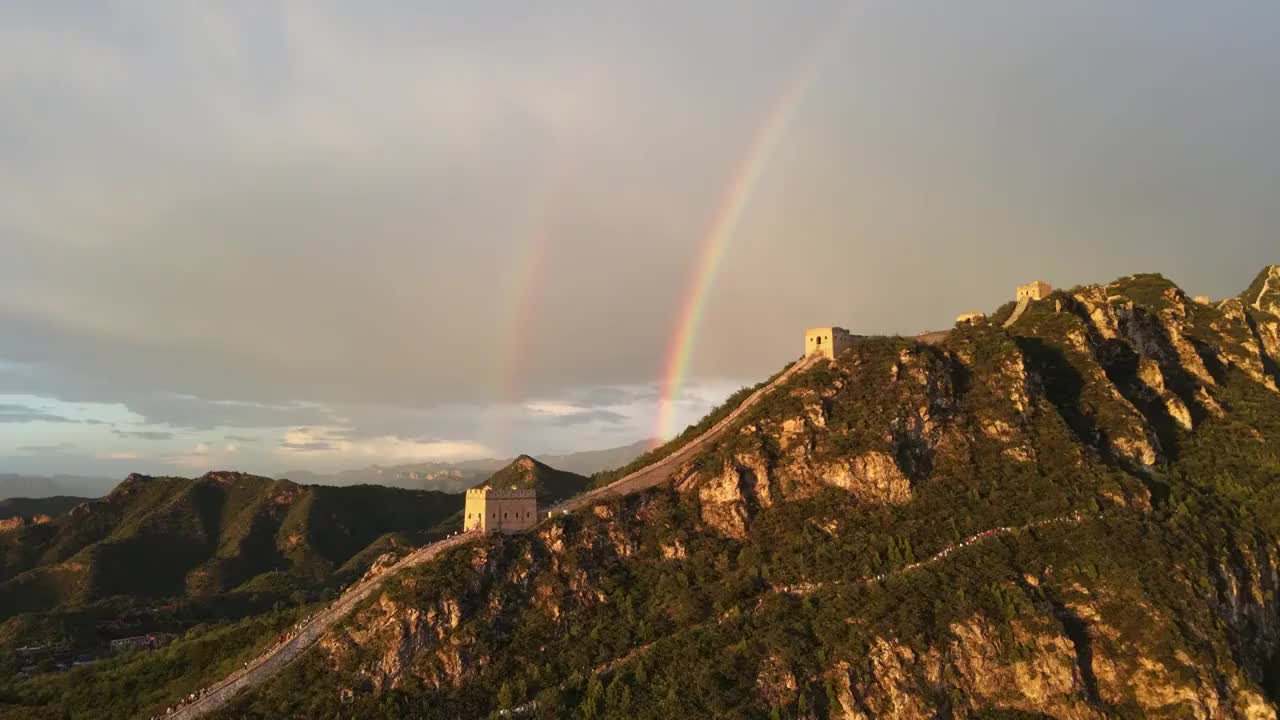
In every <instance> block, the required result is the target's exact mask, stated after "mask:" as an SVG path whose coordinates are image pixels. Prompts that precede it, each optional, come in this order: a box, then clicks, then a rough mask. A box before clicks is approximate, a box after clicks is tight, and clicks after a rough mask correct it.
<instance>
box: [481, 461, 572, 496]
mask: <svg viewBox="0 0 1280 720" xmlns="http://www.w3.org/2000/svg"><path fill="white" fill-rule="evenodd" d="M590 483H591V481H590V479H589V478H586V477H583V476H582V475H578V474H576V473H571V472H565V471H563V470H557V469H555V468H553V467H551V466H550V465H547V464H545V463H542V462H539V461H537V460H534V459H533V458H531V457H529V456H528V455H521V456H520V457H518V458H516V459H515V460H513V461H512V462H511V464H510V465H507V466H506V467H504V468H502V469H501V470H499V471H497V472H496V473H494V474H493V475H490V476H489V478H488V479H487V480H485V481H484V482H483V483H481V484H480V485H478V486H477V487H482V488H486V487H487V488H494V489H497V490H537V491H538V502H539V503H540V504H543V505H549V504H551V503H556V502H559V501H561V500H564V499H565V498H569V497H572V496H574V495H577V494H578V493H580V492H582V491H583V490H585V489H586V488H587V486H588V485H589V484H590Z"/></svg>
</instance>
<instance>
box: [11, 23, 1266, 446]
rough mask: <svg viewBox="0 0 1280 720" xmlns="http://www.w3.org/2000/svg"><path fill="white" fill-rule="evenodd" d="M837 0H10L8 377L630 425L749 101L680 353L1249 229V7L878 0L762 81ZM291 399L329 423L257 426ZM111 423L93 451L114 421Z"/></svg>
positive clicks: (88, 389) (548, 425)
mask: <svg viewBox="0 0 1280 720" xmlns="http://www.w3.org/2000/svg"><path fill="white" fill-rule="evenodd" d="M845 4H847V3H845V2H843V0H830V1H828V2H812V3H775V2H742V1H741V0H721V1H719V2H717V1H715V0H707V2H698V3H685V4H683V5H682V6H681V9H680V11H679V13H678V17H675V16H673V14H672V12H671V9H670V7H669V5H668V4H666V3H632V4H629V5H628V6H626V7H614V6H613V5H614V4H608V5H609V7H608V8H605V7H604V6H605V5H606V4H604V3H600V4H590V3H588V4H574V3H551V4H547V5H546V7H541V8H540V10H539V12H537V13H524V12H503V11H495V10H493V9H492V8H491V7H488V5H487V4H484V3H456V4H455V5H456V6H457V7H456V11H454V10H451V11H450V12H439V11H438V8H427V5H428V4H426V3H419V4H412V3H408V4H396V6H397V8H396V9H395V10H394V11H393V10H391V9H390V7H389V5H388V6H381V7H373V8H371V7H366V5H365V4H360V5H358V6H357V4H341V3H336V4H335V3H285V4H279V3H239V4H237V3H230V4H228V3H217V4H210V3H195V4H193V3H126V4H123V5H120V6H115V5H113V6H112V8H111V10H110V11H109V13H110V15H111V17H110V18H109V20H110V21H109V22H107V21H105V20H107V19H108V18H105V16H104V15H103V14H102V13H101V12H98V11H95V10H92V9H89V6H90V5H92V4H76V6H75V7H74V8H72V9H68V10H66V11H58V12H48V11H47V10H46V9H45V8H46V6H48V5H49V4H48V3H34V2H27V3H22V2H19V3H3V4H0V68H3V70H0V97H3V98H4V99H5V103H4V106H5V110H6V112H5V120H4V122H3V123H0V157H4V163H3V164H2V165H0V329H2V331H0V335H3V342H0V356H2V357H0V393H11V394H30V395H39V396H42V397H48V398H54V399H58V400H62V401H66V402H69V403H75V402H86V403H87V402H97V403H110V404H119V405H120V406H123V407H124V408H127V412H129V413H131V414H133V415H135V416H136V418H135V417H131V418H130V419H129V420H128V421H127V423H126V424H122V425H121V426H122V427H125V426H127V427H151V428H155V429H156V430H155V431H156V432H160V431H161V430H165V431H172V432H174V434H175V436H180V437H182V438H187V437H188V436H192V435H195V436H200V437H205V438H206V439H208V440H209V442H210V443H212V445H211V447H214V448H215V450H214V451H213V452H211V453H209V454H210V455H211V456H212V459H211V461H215V460H216V461H221V460H224V459H225V458H223V457H222V456H221V455H222V454H225V453H226V452H227V450H226V445H224V444H223V442H222V441H217V440H215V438H217V437H222V436H223V435H224V433H228V434H227V435H226V437H225V442H226V443H242V444H243V445H244V447H242V448H240V456H239V457H237V458H236V461H237V462H250V456H252V458H253V461H256V462H263V463H266V462H274V461H276V460H277V458H278V456H279V453H281V452H293V453H295V455H293V456H290V457H291V458H292V457H302V456H303V455H304V454H305V455H306V456H307V457H308V458H314V459H315V461H316V462H329V461H332V462H335V463H337V462H355V461H357V460H359V459H361V458H363V457H364V455H363V449H375V450H377V449H385V450H387V451H388V452H391V453H393V454H394V453H401V452H402V453H407V454H416V455H425V454H428V453H433V452H435V453H442V452H462V451H464V450H465V451H468V452H469V451H475V450H476V449H477V447H484V448H489V447H498V448H501V449H503V450H505V449H507V448H508V446H511V445H520V446H522V448H529V449H543V448H546V449H556V450H559V451H565V450H571V449H574V448H575V446H578V447H581V446H590V445H593V444H595V443H596V442H597V441H598V440H600V439H601V434H602V433H623V432H631V433H632V434H633V435H634V436H636V437H643V436H645V435H648V434H649V428H650V427H651V423H650V422H649V420H648V418H649V417H650V416H651V415H652V412H653V407H654V403H655V402H656V400H657V389H656V387H655V385H654V382H655V380H657V379H658V378H660V377H661V376H662V375H663V374H664V372H665V369H666V367H667V362H666V360H667V357H668V355H669V352H670V350H671V348H670V345H671V337H672V335H673V334H674V332H675V330H676V329H677V327H678V326H679V324H680V318H681V317H682V315H681V313H682V310H683V299H684V298H685V297H687V296H688V293H689V285H690V278H691V277H692V276H695V275H696V274H697V271H698V268H699V264H698V263H699V261H700V253H701V252H702V248H703V246H704V245H703V240H704V238H705V236H706V234H707V231H708V225H709V224H710V223H713V222H715V221H716V213H717V208H719V207H722V200H723V199H724V194H725V189H726V188H729V187H732V184H733V182H734V180H735V177H736V176H735V173H736V172H737V169H738V168H740V167H741V166H742V162H743V159H744V158H746V157H749V156H750V153H751V152H752V143H753V139H754V138H757V137H759V132H758V130H759V128H760V127H761V125H762V123H763V122H765V121H766V120H767V119H768V118H771V117H778V116H779V115H778V113H777V111H778V110H779V109H781V110H784V111H785V110H788V109H789V110H790V112H784V113H782V114H783V115H784V116H787V117H789V118H790V119H789V124H788V125H787V126H786V127H785V128H783V130H784V132H782V133H781V134H780V135H779V137H778V138H777V143H776V144H775V147H776V150H775V151H774V152H773V153H772V155H770V156H768V157H765V158H762V160H763V162H761V163H760V164H759V165H758V166H757V167H755V168H754V169H755V170H756V171H757V172H756V173H754V174H753V177H754V178H755V181H754V182H752V183H750V184H747V185H744V186H743V188H744V190H746V191H749V192H748V193H747V194H746V195H743V196H741V197H739V198H738V199H739V200H741V201H742V205H741V213H740V215H739V220H740V222H739V223H738V224H737V225H736V226H735V227H732V228H726V230H729V231H731V232H730V233H729V235H726V237H729V238H730V242H729V244H728V246H727V247H726V249H725V252H724V254H723V256H722V257H720V258H719V265H720V268H721V269H720V272H719V273H718V275H716V276H714V278H711V277H710V276H708V279H710V280H714V282H712V283H711V284H710V285H709V288H710V292H709V295H708V297H707V302H706V303H705V305H704V306H703V307H702V308H700V310H701V314H700V315H699V316H698V318H699V321H698V323H697V327H698V332H697V334H696V338H695V341H694V344H693V346H692V347H691V348H689V363H688V368H687V371H688V372H687V375H688V376H689V378H690V379H691V380H690V381H691V382H693V383H696V382H699V381H701V382H706V383H710V384H712V385H715V383H716V382H717V381H720V380H723V379H734V380H739V379H747V380H752V381H754V380H759V379H762V378H764V377H766V376H768V375H769V374H770V373H772V372H774V371H776V370H777V369H779V368H780V367H781V366H782V365H783V364H784V363H785V362H786V361H788V360H790V359H793V358H794V357H795V355H796V354H797V353H796V350H797V349H798V347H799V343H798V337H799V334H800V333H801V332H802V329H803V328H804V327H806V326H811V325H818V324H826V323H833V322H834V323H840V324H844V325H846V326H849V327H851V328H853V329H855V331H857V332H868V333H871V332H904V333H905V332H915V331H919V330H925V329H931V328H935V327H939V326H949V325H950V319H951V318H952V317H953V316H954V314H955V312H956V310H957V308H958V307H959V308H964V309H968V308H970V307H988V308H994V307H996V306H998V305H999V304H1000V303H1001V302H1003V301H1004V300H1005V299H1007V296H1008V294H1009V293H1010V292H1011V289H1012V287H1013V286H1014V285H1015V284H1016V283H1017V282H1019V281H1024V280H1025V279H1027V278H1029V277H1035V276H1038V275H1040V274H1041V271H1042V270H1043V269H1044V268H1052V269H1053V272H1054V273H1055V274H1056V275H1057V277H1051V278H1048V279H1050V280H1053V281H1054V282H1055V284H1058V285H1064V286H1065V285H1070V284H1072V283H1074V282H1081V281H1094V280H1099V279H1105V276H1104V277H1103V278H1099V277H1098V273H1099V272H1107V273H1108V274H1112V275H1119V274H1123V273H1125V272H1130V271H1133V270H1139V269H1151V268H1150V262H1151V257H1152V253H1151V247H1150V238H1153V237H1158V238H1161V243H1162V248H1165V251H1164V252H1163V253H1162V254H1161V255H1160V259H1161V262H1164V263H1166V267H1162V268H1160V269H1162V270H1165V271H1166V272H1169V273H1171V274H1175V275H1177V276H1179V278H1180V279H1183V278H1185V280H1186V281H1187V283H1188V286H1189V287H1190V286H1195V287H1197V288H1200V290H1199V291H1198V292H1206V293H1208V294H1212V295H1214V296H1219V297H1221V296H1224V295H1228V294H1231V293H1234V292H1235V291H1237V290H1238V289H1239V286H1240V285H1241V284H1243V283H1245V282H1247V280H1248V278H1249V277H1252V275H1253V273H1254V272H1256V267H1257V265H1260V264H1261V261H1262V259H1263V258H1265V257H1268V256H1270V255H1273V254H1274V227H1275V226H1276V225H1277V222H1280V219H1278V218H1280V216H1278V214H1277V213H1278V212H1280V211H1277V209H1276V207H1275V203H1274V192H1273V189H1274V185H1275V183H1274V177H1275V168H1276V167H1280V143H1278V142H1277V141H1276V139H1275V137H1274V133H1273V132H1271V130H1270V129H1271V128H1274V127H1275V126H1276V124H1277V123H1276V122H1273V121H1272V120H1275V119H1278V118H1280V96H1277V94H1276V93H1270V92H1265V91H1264V90H1265V89H1267V88H1270V87H1273V86H1275V85H1276V82H1275V77H1274V75H1275V70H1274V69H1275V68H1276V67H1280V46H1277V45H1276V44H1275V43H1273V42H1271V38H1270V37H1267V36H1266V33H1263V32H1261V29H1264V28H1270V27H1274V26H1275V24H1276V23H1275V21H1276V19H1277V18H1276V13H1277V12H1280V11H1277V10H1276V9H1275V8H1273V7H1271V6H1270V5H1269V4H1265V3H1257V4H1255V6H1252V7H1250V8H1249V9H1248V10H1244V9H1241V10H1239V11H1237V12H1234V13H1231V14H1229V15H1230V16H1231V17H1230V18H1229V19H1228V18H1227V17H1226V16H1227V15H1228V14H1223V13H1215V12H1214V11H1213V10H1212V9H1211V8H1210V7H1209V6H1208V4H1206V5H1205V7H1204V8H1202V9H1197V10H1189V11H1187V12H1185V13H1179V14H1178V17H1177V18H1174V19H1173V20H1171V22H1173V23H1174V24H1178V23H1185V26H1179V29H1180V30H1185V32H1169V33H1150V32H1144V30H1145V29H1147V26H1148V25H1149V22H1150V18H1149V17H1148V15H1149V13H1142V12H1140V11H1136V10H1132V9H1125V8H1124V7H1122V6H1123V5H1124V4H1118V3H1117V4H1113V5H1114V7H1112V6H1107V7H1106V8H1105V9H1100V8H1099V7H1095V6H1094V5H1093V4H1072V3H1059V4H1052V3H1024V4H1021V5H1019V7H1018V8H1017V9H1016V10H1013V11H1011V12H1008V13H1001V14H999V15H995V14H991V13H988V12H986V11H975V10H972V9H970V8H961V7H959V4H956V7H954V8H950V7H948V8H942V7H939V8H930V9H929V10H928V11H925V10H922V9H921V8H919V7H917V6H916V4H913V3H888V4H883V5H884V7H879V6H877V7H876V9H875V11H874V13H875V20H876V22H874V23H870V22H868V23H861V22H856V23H852V24H851V25H850V26H849V27H848V28H845V29H844V31H843V32H842V33H840V34H838V37H837V38H836V40H837V46H836V47H834V48H833V56H832V58H831V61H830V62H829V63H827V65H826V66H824V67H820V68H812V71H813V72H812V75H813V77H814V84H813V85H812V86H811V87H810V88H808V89H807V91H805V92H798V93H794V92H791V91H792V90H795V89H796V88H794V87H793V86H791V85H789V84H788V83H789V82H790V81H791V79H792V78H794V77H797V76H802V75H804V74H805V71H806V70H808V69H809V68H806V67H804V63H805V62H806V61H807V60H806V59H807V58H809V57H810V56H811V54H812V50H813V47H814V43H815V41H817V39H818V38H820V37H822V36H823V35H824V34H825V33H826V32H827V30H828V28H829V27H830V26H831V23H832V20H833V19H834V18H835V17H836V16H837V15H838V13H839V11H840V9H841V7H842V6H843V5H845ZM927 13H928V14H931V15H932V16H929V15H928V14H927ZM1103 16H1105V17H1103ZM926 20H930V21H926ZM1063 28H1067V29H1068V30H1069V32H1064V31H1063V30H1062V29H1063ZM1098 28H1103V29H1105V32H1100V31H1099V30H1098ZM1188 38H1192V39H1194V40H1195V42H1188V41H1187V39H1188ZM1134 43H1137V45H1134ZM1224 47H1225V48H1232V49H1233V51H1232V52H1216V51H1215V50H1217V49H1220V48H1224ZM495 48H497V49H499V50H496V51H495ZM1080 48H1088V49H1089V52H1087V53H1082V52H1081V51H1080ZM1013 65H1016V66H1018V67H1020V68H1024V69H1025V72H1021V73H1014V74H1012V75H1011V74H1010V73H1008V72H1004V69H1006V68H1007V67H1010V66H1013ZM1169 67H1179V68H1183V67H1189V68H1194V70H1195V72H1190V73H1186V74H1185V75H1186V77H1183V78H1181V81H1180V82H1178V83H1169V82H1168V81H1167V80H1168V78H1167V74H1168V68H1169ZM1080 78H1089V79H1090V81H1089V82H1082V81H1081V80H1080ZM940 88H941V89H942V90H941V91H940V90H939V89H940ZM1135 88H1138V89H1141V92H1135V91H1134V89H1135ZM800 90H804V88H800ZM788 93H789V94H792V95H794V96H796V97H797V98H799V102H797V104H796V105H795V106H793V107H791V108H785V107H784V108H779V107H778V103H777V101H778V99H779V98H780V97H783V96H785V94H788ZM1027 98H1032V99H1033V100H1035V101H1034V102H1028V101H1027ZM1041 101H1043V102H1041ZM1099 108H1103V109H1108V110H1107V111H1105V112H1103V111H1100V110H1099ZM940 117H945V118H947V122H945V123H938V122H932V119H934V118H940ZM1116 118H1123V119H1124V121H1123V122H1120V123H1117V122H1116V120H1115V119H1116ZM87 128H91V129H92V131H91V132H88V131H86V129H87ZM708 128H710V129H712V131H708ZM993 137H999V138H1000V139H1001V142H1000V143H998V144H997V145H995V146H993V144H992V141H991V138H993ZM1224 138H1225V139H1226V140H1225V141H1224ZM974 168H981V174H982V177H980V178H978V180H980V181H974ZM1206 178H1211V179H1212V182H1208V181H1206ZM922 204H923V205H927V206H928V207H929V212H928V213H921V212H919V208H920V207H921V206H922ZM1206 237H1212V238H1221V239H1222V240H1220V241H1218V242H1215V243H1206V242H1204V238H1206ZM779 238H785V242H779V240H778V239H779ZM1029 238H1030V239H1029ZM904 247H913V248H916V249H918V250H919V252H917V253H904V252H902V251H901V249H902V248H904ZM921 255H923V256H926V257H929V258H930V262H928V263H919V262H918V260H917V258H918V256H921ZM529 258H540V262H528V259H529ZM993 258H995V259H996V261H993V260H992V259H993ZM1100 267H1102V268H1103V270H1101V271H1100V270H1099V268H1100ZM1106 268H1116V269H1115V270H1114V272H1113V271H1108V270H1106ZM904 288H929V292H915V291H911V290H904ZM889 300H891V301H889ZM719 397H723V396H722V395H717V394H715V393H710V392H708V393H703V394H702V395H701V397H694V396H693V395H691V394H688V393H686V394H685V395H684V396H683V397H682V398H681V400H680V402H679V408H678V410H679V412H678V417H679V418H680V421H681V422H683V421H685V420H686V419H688V418H692V419H693V420H696V416H697V413H699V412H702V411H704V410H705V404H706V403H708V402H714V401H715V400H717V399H718V398H719ZM540 399H541V400H543V401H545V402H547V403H552V402H553V401H554V403H560V404H562V405H566V406H572V407H571V408H568V409H567V410H566V409H565V408H560V410H565V411H563V412H559V411H557V410H556V409H555V408H552V407H550V406H549V405H544V406H541V407H537V408H532V409H528V408H525V407H524V404H525V403H526V402H527V401H531V400H533V401H538V400H540ZM548 399H550V400H548ZM55 407H57V406H55ZM79 417H81V414H80V413H79V412H73V411H70V410H66V411H64V410H63V409H62V408H61V407H57V412H50V411H48V410H39V409H35V408H26V409H21V410H19V409H13V408H10V409H9V410H8V411H7V412H6V411H2V410H0V422H5V423H25V422H34V421H46V422H57V423H61V424H64V425H67V426H68V427H67V428H66V429H67V430H72V429H75V430H79V429H81V428H77V427H76V426H74V425H71V423H70V421H69V420H68V419H69V418H79ZM99 417H107V415H99ZM135 419H136V421H137V423H138V425H134V424H133V423H134V420H135ZM81 422H86V423H88V422H101V421H99V420H96V419H95V420H93V421H83V420H82V421H81ZM302 427H308V428H321V427H324V428H341V429H343V430H344V432H343V433H341V434H338V433H336V431H335V434H334V435H332V436H324V437H315V438H312V439H310V440H306V441H301V442H294V443H291V444H293V445H296V446H297V447H294V448H290V447H277V445H278V442H277V441H276V440H277V439H278V438H279V437H280V436H281V435H282V434H283V432H284V430H285V429H289V428H302ZM497 428H505V430H499V429H497ZM40 429H41V430H44V429H45V428H40ZM201 433H203V434H202V435H201ZM240 433H242V434H243V435H241V434H240ZM101 434H102V436H103V438H104V439H103V441H102V442H100V443H99V444H98V445H95V446H94V447H93V449H92V451H91V452H90V455H91V456H94V457H96V456H98V455H100V454H101V453H102V452H104V451H106V450H116V449H118V448H116V447H115V446H109V445H107V443H110V442H113V441H119V443H125V441H126V439H125V438H122V437H117V436H111V435H109V433H105V432H104V433H101ZM251 436H258V437H261V438H263V439H264V441H263V442H261V443H259V446H258V448H256V449H254V448H250V447H248V446H249V445H250V444H251V443H252V442H253V441H252V440H250V439H248V438H249V437H251ZM76 437H77V439H78V438H79V435H77V436H76ZM424 437H432V438H435V439H436V441H435V442H423V441H421V440H420V439H421V438H424ZM415 438H416V439H415ZM56 439H62V437H61V436H59V437H57V438H56ZM137 439H138V440H142V439H143V438H137ZM41 441H42V442H45V441H46V439H42V440H41ZM463 441H465V442H468V443H472V444H474V445H475V446H477V447H462V448H455V447H453V446H452V445H451V444H450V443H451V442H452V443H457V442H463ZM23 442H26V440H24V441H23ZM86 442H87V441H86ZM129 442H131V440H130V441H129ZM185 442H186V441H185V440H182V441H178V440H176V438H175V440H174V443H173V444H174V446H175V447H174V448H165V450H164V452H170V451H173V452H177V448H178V446H179V445H180V444H181V443H185ZM289 442H290V441H286V443H287V444H288V443H289ZM83 444H84V442H82V445H83ZM127 449H128V448H127V447H125V448H123V449H120V451H121V452H123V451H126V450H127ZM154 456H155V457H160V456H161V453H160V452H156V453H154ZM183 457H191V455H190V454H184V455H183Z"/></svg>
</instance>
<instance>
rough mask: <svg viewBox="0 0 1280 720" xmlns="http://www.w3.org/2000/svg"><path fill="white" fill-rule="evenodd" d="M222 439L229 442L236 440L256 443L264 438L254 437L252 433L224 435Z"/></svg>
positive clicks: (236, 441)
mask: <svg viewBox="0 0 1280 720" xmlns="http://www.w3.org/2000/svg"><path fill="white" fill-rule="evenodd" d="M222 439H223V440H226V441H227V442H234V443H256V442H258V441H259V440H261V439H262V438H259V437H254V436H251V435H223V436H222Z"/></svg>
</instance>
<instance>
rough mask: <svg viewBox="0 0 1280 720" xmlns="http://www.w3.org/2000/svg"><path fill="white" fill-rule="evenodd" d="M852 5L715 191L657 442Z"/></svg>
mask: <svg viewBox="0 0 1280 720" xmlns="http://www.w3.org/2000/svg"><path fill="white" fill-rule="evenodd" d="M852 9H853V3H852V2H850V3H846V4H845V6H844V9H843V11H842V12H841V13H840V16H839V18H838V19H837V20H836V22H833V23H831V24H830V25H829V26H828V28H827V30H826V31H825V32H824V33H823V34H822V36H821V37H820V38H819V40H818V42H817V43H816V44H815V45H814V48H813V50H811V51H810V52H809V53H808V54H807V55H806V57H805V59H804V61H803V62H801V63H800V64H799V65H798V66H797V69H796V71H795V73H794V75H793V76H792V77H791V78H790V79H789V80H788V81H787V82H786V83H785V84H784V85H783V86H782V90H781V92H779V94H778V95H777V97H776V98H775V99H774V101H773V102H772V103H771V104H770V105H769V109H768V112H766V113H765V116H764V119H763V121H762V122H761V123H760V125H759V126H757V128H756V130H755V132H754V133H753V134H752V136H751V141H750V143H749V144H748V145H747V152H746V155H745V156H744V157H743V158H742V161H741V162H740V163H738V165H737V168H736V170H735V171H734V173H733V174H732V175H731V176H730V180H729V183H728V185H727V186H726V187H725V189H724V191H723V192H722V193H721V195H720V201H719V203H718V204H717V206H716V211H715V214H714V215H712V220H711V223H710V225H709V226H708V228H707V232H706V234H705V235H704V236H703V239H702V242H701V243H700V246H701V249H700V250H699V252H698V260H697V264H696V265H695V266H694V270H693V273H692V275H691V276H690V282H689V286H688V289H687V290H686V291H685V294H684V297H683V300H682V302H681V304H680V310H679V313H678V315H677V319H676V324H675V332H674V334H673V335H672V337H671V341H670V343H669V344H668V346H667V355H666V359H665V362H664V372H663V380H662V387H661V392H660V394H659V401H658V403H659V404H658V423H657V427H656V428H655V429H654V436H655V438H656V440H657V442H663V441H665V440H667V439H669V438H670V437H671V436H672V435H674V434H675V430H676V428H675V427H673V424H674V422H675V401H676V398H677V397H678V396H679V394H680V391H681V389H682V388H683V387H684V383H685V380H686V379H687V375H688V372H689V358H690V356H691V355H692V354H693V345H694V340H695V338H697V336H698V330H699V327H700V326H701V324H702V313H703V310H704V309H705V308H706V302H707V296H708V295H709V294H710V290H711V286H712V285H713V284H714V282H715V279H716V274H717V272H718V271H719V269H720V263H721V261H723V260H724V256H725V253H726V252H727V251H728V249H729V245H730V243H731V241H732V240H733V236H734V232H735V231H736V230H737V228H738V223H739V222H740V221H741V219H742V213H743V210H745V209H746V207H747V205H748V203H749V201H750V200H751V194H752V191H753V190H754V189H755V187H756V184H757V183H758V182H759V181H760V177H761V175H762V174H763V173H764V170H765V168H766V167H767V166H768V164H769V158H770V157H771V156H772V155H773V152H774V150H775V149H776V148H777V147H778V142H779V140H781V138H782V136H783V135H784V133H785V131H786V129H787V126H788V125H789V124H790V123H791V120H792V118H793V117H794V115H795V111H796V108H797V107H798V106H799V105H800V101H801V100H802V99H803V98H804V95H805V93H806V92H808V90H809V88H810V86H812V85H813V82H814V80H815V79H816V78H817V76H818V74H819V71H821V69H822V67H823V66H824V65H825V64H826V61H827V59H828V56H829V55H830V53H831V52H832V50H834V48H835V46H836V40H837V39H838V38H839V36H840V34H841V31H842V30H843V29H844V27H845V25H846V24H847V22H848V20H849V16H850V14H851V11H852Z"/></svg>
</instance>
